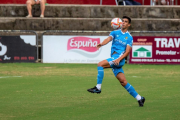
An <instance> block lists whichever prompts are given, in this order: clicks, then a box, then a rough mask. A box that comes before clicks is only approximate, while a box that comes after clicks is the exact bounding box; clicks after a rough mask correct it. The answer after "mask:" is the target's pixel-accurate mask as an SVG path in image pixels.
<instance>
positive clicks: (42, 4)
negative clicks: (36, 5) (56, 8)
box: [40, 0, 46, 18]
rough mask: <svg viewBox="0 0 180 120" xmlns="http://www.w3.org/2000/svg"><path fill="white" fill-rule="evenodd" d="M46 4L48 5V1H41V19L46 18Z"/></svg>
mask: <svg viewBox="0 0 180 120" xmlns="http://www.w3.org/2000/svg"><path fill="white" fill-rule="evenodd" d="M45 4H46V0H41V1H40V5H41V15H40V17H42V18H43V17H44V11H45Z"/></svg>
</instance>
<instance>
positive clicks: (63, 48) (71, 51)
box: [42, 35, 112, 63]
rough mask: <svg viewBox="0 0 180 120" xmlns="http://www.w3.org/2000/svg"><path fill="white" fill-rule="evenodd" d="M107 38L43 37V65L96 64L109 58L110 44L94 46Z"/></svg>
mask: <svg viewBox="0 0 180 120" xmlns="http://www.w3.org/2000/svg"><path fill="white" fill-rule="evenodd" d="M107 37H108V36H62V35H43V44H42V46H43V47H42V61H43V63H98V62H100V61H102V60H104V59H107V58H109V57H110V51H111V44H112V43H111V42H110V43H108V44H107V45H105V46H103V47H102V48H100V49H99V50H98V49H97V48H96V45H97V44H99V43H100V42H102V41H103V40H104V39H106V38H107Z"/></svg>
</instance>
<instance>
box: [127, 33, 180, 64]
mask: <svg viewBox="0 0 180 120" xmlns="http://www.w3.org/2000/svg"><path fill="white" fill-rule="evenodd" d="M129 63H131V64H180V37H164V36H163V37H156V36H155V37H149V36H146V37H145V36H141V37H133V46H132V51H131V53H130V56H129Z"/></svg>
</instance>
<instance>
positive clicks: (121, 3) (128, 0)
mask: <svg viewBox="0 0 180 120" xmlns="http://www.w3.org/2000/svg"><path fill="white" fill-rule="evenodd" d="M121 1H122V2H121ZM123 1H124V2H125V5H141V3H139V2H136V1H134V0H120V5H124V3H123Z"/></svg>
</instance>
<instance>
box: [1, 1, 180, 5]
mask: <svg viewBox="0 0 180 120" xmlns="http://www.w3.org/2000/svg"><path fill="white" fill-rule="evenodd" d="M135 1H137V2H139V3H141V4H142V1H143V0H135ZM47 3H49V4H91V5H100V0H47ZM0 4H26V0H1V1H0ZM102 4H103V5H116V3H115V0H102ZM174 4H175V1H174ZM144 5H150V0H144ZM178 5H180V2H178Z"/></svg>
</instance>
